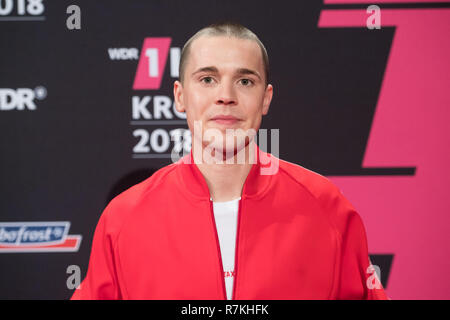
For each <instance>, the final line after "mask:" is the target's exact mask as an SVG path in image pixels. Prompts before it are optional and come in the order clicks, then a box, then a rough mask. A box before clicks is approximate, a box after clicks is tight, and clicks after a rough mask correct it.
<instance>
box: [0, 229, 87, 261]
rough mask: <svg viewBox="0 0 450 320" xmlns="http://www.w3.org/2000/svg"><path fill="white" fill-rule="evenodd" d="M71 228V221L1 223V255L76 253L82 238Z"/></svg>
mask: <svg viewBox="0 0 450 320" xmlns="http://www.w3.org/2000/svg"><path fill="white" fill-rule="evenodd" d="M69 228H70V222H69V221H50V222H1V223H0V253H13V252H65V251H66V252H76V251H78V249H79V247H80V243H81V238H82V236H81V235H69V234H68V233H69Z"/></svg>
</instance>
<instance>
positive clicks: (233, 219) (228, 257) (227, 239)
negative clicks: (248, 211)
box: [213, 197, 241, 300]
mask: <svg viewBox="0 0 450 320" xmlns="http://www.w3.org/2000/svg"><path fill="white" fill-rule="evenodd" d="M239 200H241V198H240V197H239V198H237V199H234V200H230V201H225V202H213V207H214V218H215V220H216V228H217V235H218V237H219V244H220V253H221V254H222V264H223V271H224V277H225V289H226V292H227V299H228V300H231V298H232V294H233V280H234V255H235V249H236V231H237V215H238V210H239Z"/></svg>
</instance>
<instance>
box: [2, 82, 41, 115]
mask: <svg viewBox="0 0 450 320" xmlns="http://www.w3.org/2000/svg"><path fill="white" fill-rule="evenodd" d="M45 97H47V89H46V88H45V87H42V86H38V87H36V88H35V89H30V88H18V89H11V88H0V111H8V110H36V104H35V100H43V99H45Z"/></svg>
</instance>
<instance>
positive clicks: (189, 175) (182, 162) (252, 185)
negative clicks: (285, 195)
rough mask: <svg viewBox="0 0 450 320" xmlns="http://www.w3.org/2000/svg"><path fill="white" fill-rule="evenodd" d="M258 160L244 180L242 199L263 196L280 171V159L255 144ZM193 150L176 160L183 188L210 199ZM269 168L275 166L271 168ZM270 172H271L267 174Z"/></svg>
mask: <svg viewBox="0 0 450 320" xmlns="http://www.w3.org/2000/svg"><path fill="white" fill-rule="evenodd" d="M254 150H255V153H256V157H255V159H256V161H255V163H254V164H253V165H252V167H251V169H250V172H249V174H248V176H247V178H246V180H245V182H244V187H243V190H242V195H241V199H247V198H261V197H263V196H264V194H266V192H267V191H268V189H269V187H270V183H271V181H272V178H273V175H274V174H277V173H278V165H279V159H278V158H276V157H275V156H273V155H271V154H270V153H266V152H264V151H262V150H261V149H259V147H258V146H257V145H256V144H255V148H254ZM193 159H194V158H193V154H192V150H191V152H190V154H188V155H185V156H184V157H182V158H181V159H179V160H178V161H177V162H176V165H177V169H178V170H177V171H178V179H179V181H180V182H181V185H182V186H183V189H184V190H185V191H186V192H187V193H189V194H190V195H191V196H192V197H194V198H197V199H199V200H207V201H209V200H210V192H209V188H208V184H207V183H206V180H205V178H204V176H203V174H202V173H201V171H200V169H199V168H198V167H197V165H196V164H195V163H194V160H193ZM269 168H275V169H276V170H271V171H269V170H270V169H269ZM267 173H270V174H267Z"/></svg>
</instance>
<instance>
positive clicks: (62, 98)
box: [0, 0, 450, 299]
mask: <svg viewBox="0 0 450 320" xmlns="http://www.w3.org/2000/svg"><path fill="white" fill-rule="evenodd" d="M223 20H232V21H237V22H240V23H242V24H243V25H245V26H247V27H248V28H249V29H251V30H252V31H254V32H255V33H256V34H257V35H258V36H259V37H260V39H261V40H262V42H263V43H264V44H265V46H266V48H267V50H268V53H269V58H270V69H271V74H270V79H269V80H270V83H271V84H272V85H273V87H274V98H273V101H272V105H271V108H270V111H269V114H268V115H267V116H265V117H264V118H263V122H262V128H263V129H267V132H268V134H269V135H268V136H269V137H270V132H271V130H274V129H276V130H279V131H278V133H279V156H280V158H282V159H285V160H287V161H290V162H294V163H297V164H299V165H302V166H304V167H306V168H309V169H311V170H313V171H316V172H318V173H320V174H322V175H324V176H327V177H329V178H330V179H331V180H332V181H333V182H335V183H336V184H337V185H338V186H339V187H340V188H341V190H342V191H343V193H344V195H345V196H346V197H347V198H348V199H349V200H350V201H351V202H352V203H353V205H354V206H355V207H356V209H357V210H358V213H359V214H360V215H361V217H362V219H363V221H364V223H365V227H366V231H367V237H368V244H369V253H370V259H371V261H372V263H373V264H374V265H376V267H377V268H378V269H377V272H379V273H380V277H381V281H382V283H383V285H384V287H385V288H386V291H387V294H388V295H389V296H390V297H391V298H392V299H449V298H450V275H449V273H448V272H446V271H447V270H449V269H450V258H449V256H450V241H449V236H448V235H449V234H450V215H449V212H450V201H449V195H448V186H447V184H448V180H449V178H450V166H449V164H450V151H449V146H450V129H449V128H450V127H449V125H448V122H449V120H450V90H449V88H450V60H449V57H450V2H449V1H436V0H435V1H433V2H432V3H427V2H425V1H420V2H419V1H400V0H397V1H395V0H392V1H377V2H376V3H374V2H372V1H366V0H359V1H351V0H334V1H332V0H325V1H291V2H285V3H284V2H276V1H266V0H265V1H254V0H251V1H204V0H198V1H145V0H139V1H125V0H123V1H107V0H102V1H87V0H86V1H78V0H75V1H50V0H2V1H0V146H1V157H0V192H1V198H0V199H1V201H0V271H1V272H0V289H1V290H0V298H1V299H67V298H69V297H70V296H71V295H72V293H73V290H74V283H76V280H77V279H79V278H81V279H82V278H84V276H85V274H86V271H87V266H88V261H89V254H90V249H91V242H92V237H93V233H94V230H95V226H96V224H97V221H98V219H99V217H100V214H101V213H102V211H103V209H104V207H105V206H106V204H107V203H108V202H109V201H110V200H111V199H112V198H113V197H115V196H116V195H117V194H119V193H120V192H122V191H123V190H125V189H127V188H128V187H130V186H132V185H134V184H136V183H138V182H140V181H142V180H144V179H146V178H147V177H149V176H151V175H152V174H153V173H154V172H155V171H156V170H158V169H159V168H161V167H163V166H165V165H168V164H170V163H172V162H173V161H175V160H177V159H178V157H179V155H181V154H182V153H183V152H184V153H186V152H189V151H190V148H191V135H190V132H189V130H188V127H187V124H186V117H185V114H183V113H179V112H177V111H176V110H175V105H174V100H173V82H174V81H175V80H176V79H178V64H179V58H180V52H181V48H182V46H183V45H184V42H185V41H186V40H187V39H188V38H189V37H190V36H192V35H193V34H194V33H195V32H196V31H197V30H199V29H200V28H202V27H204V26H206V25H208V24H211V23H213V22H217V21H223ZM274 143H275V142H274V141H271V142H270V143H269V145H268V147H267V149H268V150H266V151H269V152H271V144H274ZM176 197H177V195H176V194H174V195H173V199H167V200H168V201H176Z"/></svg>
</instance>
